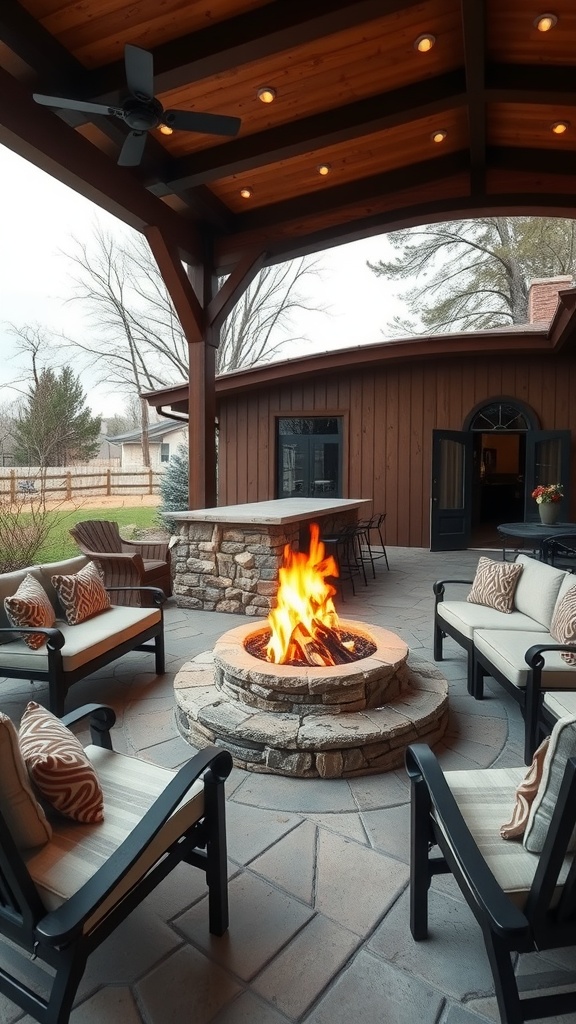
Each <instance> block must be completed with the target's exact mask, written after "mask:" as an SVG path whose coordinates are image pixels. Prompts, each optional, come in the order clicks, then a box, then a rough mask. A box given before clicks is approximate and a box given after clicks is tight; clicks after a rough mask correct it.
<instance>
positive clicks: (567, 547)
mask: <svg viewBox="0 0 576 1024" xmlns="http://www.w3.org/2000/svg"><path fill="white" fill-rule="evenodd" d="M541 555H542V561H544V562H548V563H549V564H550V565H554V566H555V567H556V568H557V569H567V570H568V572H571V573H574V572H576V533H574V534H571V535H570V534H569V535H567V536H564V537H562V538H561V539H559V540H556V539H555V538H554V537H548V538H547V539H546V540H545V541H543V542H542V552H541ZM574 586H576V581H575V582H574Z"/></svg>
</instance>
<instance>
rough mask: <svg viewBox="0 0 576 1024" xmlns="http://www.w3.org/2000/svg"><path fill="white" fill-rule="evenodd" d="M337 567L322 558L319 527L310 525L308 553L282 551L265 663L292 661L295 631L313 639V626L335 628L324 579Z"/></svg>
mask: <svg viewBox="0 0 576 1024" xmlns="http://www.w3.org/2000/svg"><path fill="white" fill-rule="evenodd" d="M337 575H338V567H337V565H336V562H335V560H334V558H333V557H332V555H328V557H325V548H324V544H323V543H322V541H321V540H320V527H319V526H318V524H317V523H311V524H310V551H309V552H308V554H306V552H304V551H293V550H292V548H291V547H290V545H289V544H286V546H285V548H284V560H283V563H282V566H281V568H280V569H279V570H278V579H279V586H278V596H277V602H278V603H277V607H276V608H273V609H272V611H271V612H270V614H269V615H268V622H269V624H270V629H271V631H272V635H271V637H270V641H269V643H268V647H267V649H266V655H267V658H268V661H273V662H275V663H276V664H277V665H278V664H284V663H285V662H287V661H290V660H291V658H292V651H291V649H292V647H293V643H292V635H293V633H294V630H295V629H296V628H297V627H301V628H303V629H304V631H305V632H306V633H309V634H310V635H311V636H314V633H315V628H316V626H315V623H320V624H321V625H323V626H325V627H326V628H329V629H335V628H337V627H338V616H337V614H336V609H335V607H334V603H333V601H332V598H333V596H334V594H335V593H336V590H335V588H334V587H333V586H332V585H331V584H330V583H327V582H326V577H327V576H332V577H334V576H337Z"/></svg>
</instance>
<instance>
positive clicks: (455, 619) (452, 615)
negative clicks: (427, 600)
mask: <svg viewBox="0 0 576 1024" xmlns="http://www.w3.org/2000/svg"><path fill="white" fill-rule="evenodd" d="M437 614H438V618H439V619H444V621H445V622H447V623H450V624H451V625H452V626H454V627H455V629H457V630H458V632H459V633H462V635H463V636H465V637H467V638H468V639H469V640H472V638H473V636H474V630H476V629H523V630H525V631H526V630H530V629H532V630H534V629H536V630H542V633H544V634H546V632H547V630H546V627H545V626H540V625H539V624H538V623H535V622H534V621H533V619H530V618H529V617H528V616H527V615H523V614H522V612H516V611H513V612H510V614H509V615H503V614H502V612H497V611H496V609H495V608H487V607H486V606H485V605H482V604H468V602H467V601H440V602H439V604H438V605H437Z"/></svg>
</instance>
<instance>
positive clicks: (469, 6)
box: [460, 0, 486, 195]
mask: <svg viewBox="0 0 576 1024" xmlns="http://www.w3.org/2000/svg"><path fill="white" fill-rule="evenodd" d="M460 7H461V13H462V36H463V41H464V66H465V69H466V91H467V93H468V136H469V145H470V191H471V192H472V194H473V195H475V194H481V193H482V192H484V189H485V183H486V104H485V98H484V64H485V60H486V26H485V18H484V7H485V4H484V0H460Z"/></svg>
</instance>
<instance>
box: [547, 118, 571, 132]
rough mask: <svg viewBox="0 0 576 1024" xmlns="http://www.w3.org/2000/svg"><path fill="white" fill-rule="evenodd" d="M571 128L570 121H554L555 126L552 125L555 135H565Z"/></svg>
mask: <svg viewBox="0 0 576 1024" xmlns="http://www.w3.org/2000/svg"><path fill="white" fill-rule="evenodd" d="M569 126H570V122H569V121H554V124H552V125H550V127H551V129H552V131H553V132H554V134H555V135H563V134H564V132H567V131H568V128H569Z"/></svg>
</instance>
